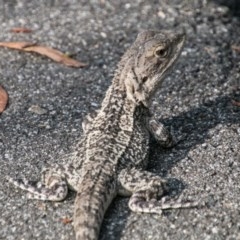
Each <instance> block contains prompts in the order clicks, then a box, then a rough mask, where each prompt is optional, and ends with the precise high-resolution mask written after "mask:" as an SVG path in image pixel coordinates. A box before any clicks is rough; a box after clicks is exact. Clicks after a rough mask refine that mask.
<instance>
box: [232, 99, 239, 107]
mask: <svg viewBox="0 0 240 240" xmlns="http://www.w3.org/2000/svg"><path fill="white" fill-rule="evenodd" d="M232 104H233V105H234V106H237V107H240V102H237V101H235V100H232Z"/></svg>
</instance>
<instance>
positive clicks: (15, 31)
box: [11, 27, 32, 33]
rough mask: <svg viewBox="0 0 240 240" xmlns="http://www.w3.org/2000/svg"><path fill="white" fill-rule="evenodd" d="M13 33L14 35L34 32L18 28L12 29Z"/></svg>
mask: <svg viewBox="0 0 240 240" xmlns="http://www.w3.org/2000/svg"><path fill="white" fill-rule="evenodd" d="M11 32H14V33H31V32H32V30H31V29H29V28H25V27H16V28H12V29H11Z"/></svg>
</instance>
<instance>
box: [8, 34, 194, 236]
mask: <svg viewBox="0 0 240 240" xmlns="http://www.w3.org/2000/svg"><path fill="white" fill-rule="evenodd" d="M184 41H185V35H184V34H183V33H176V32H169V31H162V32H159V31H152V30H148V31H144V32H142V33H140V34H139V35H138V36H137V39H136V41H135V42H134V43H133V45H132V46H131V47H130V48H129V50H128V51H127V52H126V53H125V54H124V55H123V57H122V59H121V61H120V62H119V64H118V68H117V70H116V72H115V75H114V78H113V82H112V85H111V86H110V87H109V89H108V90H107V93H106V96H105V98H104V100H103V102H102V105H101V108H100V110H99V111H97V112H96V113H95V116H90V115H89V116H88V117H87V118H86V120H85V121H84V122H83V129H84V136H83V137H82V139H81V140H80V141H79V143H78V144H77V146H76V152H74V153H73V154H72V155H71V157H69V158H68V159H66V160H67V162H68V163H66V164H65V163H64V164H63V166H57V167H56V168H55V169H46V170H45V171H43V177H42V181H41V182H39V183H38V184H37V186H33V185H31V183H30V182H29V181H27V180H13V179H11V178H9V181H11V182H13V183H14V184H15V185H16V186H18V187H20V188H21V189H24V190H27V191H28V192H29V196H30V197H31V198H35V199H41V200H49V201H61V200H63V199H65V197H66V196H67V192H68V188H69V187H70V188H71V189H73V190H75V191H76V192H77V196H76V200H75V207H74V228H75V232H76V239H77V240H96V239H98V235H99V231H100V227H101V223H102V220H103V217H104V213H105V212H106V210H107V208H108V206H109V204H110V203H111V201H112V200H113V198H114V197H116V195H117V194H120V195H123V196H131V197H130V200H129V208H130V209H131V210H132V211H134V212H145V213H159V214H160V213H161V211H162V209H169V208H182V207H191V206H194V204H192V203H185V204H183V203H175V204H170V203H162V202H161V201H158V199H159V198H161V197H162V196H163V194H164V193H165V192H166V191H167V184H166V181H165V180H163V179H162V178H161V177H159V176H158V175H156V174H153V173H150V172H148V171H145V169H146V167H147V164H148V154H149V138H150V135H152V136H153V137H155V139H156V140H157V141H158V142H159V144H160V145H162V146H165V147H170V146H172V145H173V138H172V136H171V134H170V133H169V132H168V131H167V130H166V129H165V128H164V126H163V125H162V124H161V123H160V122H158V121H157V120H155V119H154V118H153V117H152V116H151V114H150V110H149V106H150V102H151V99H152V97H153V96H154V93H155V92H156V91H157V90H158V89H159V88H160V86H161V83H162V81H163V79H164V77H165V75H166V73H167V72H169V70H170V69H171V68H172V66H173V65H174V63H175V61H176V60H177V58H178V57H179V55H180V53H181V51H182V48H183V45H184Z"/></svg>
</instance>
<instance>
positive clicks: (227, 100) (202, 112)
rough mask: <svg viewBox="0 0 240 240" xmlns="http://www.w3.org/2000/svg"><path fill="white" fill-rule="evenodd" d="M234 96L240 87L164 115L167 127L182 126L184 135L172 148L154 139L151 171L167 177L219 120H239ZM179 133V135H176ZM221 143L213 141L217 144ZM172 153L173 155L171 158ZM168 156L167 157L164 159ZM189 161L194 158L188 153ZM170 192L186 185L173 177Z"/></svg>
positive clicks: (229, 122) (226, 122) (239, 110)
mask: <svg viewBox="0 0 240 240" xmlns="http://www.w3.org/2000/svg"><path fill="white" fill-rule="evenodd" d="M234 99H236V100H237V99H240V91H239V90H236V91H235V92H233V93H232V94H229V95H226V96H221V97H218V98H216V99H215V100H211V101H204V102H202V104H201V105H200V106H198V107H194V108H192V109H190V110H189V111H187V112H183V113H181V114H179V115H178V116H175V117H172V118H169V119H161V122H162V123H163V124H164V125H166V126H167V127H170V126H171V127H172V128H173V129H175V130H178V133H177V134H178V135H180V136H181V135H182V136H184V137H183V139H182V140H181V141H180V142H179V143H178V144H177V145H176V146H175V147H173V148H172V149H162V148H160V147H159V146H158V145H157V143H156V142H152V145H151V150H150V164H149V171H154V172H155V173H158V174H159V175H160V176H162V177H164V178H166V176H167V174H168V172H169V171H170V170H171V168H173V167H174V165H175V164H177V163H178V162H179V161H181V160H182V159H184V158H186V157H187V155H188V152H189V151H190V150H191V149H193V148H194V147H195V146H196V145H199V144H202V143H204V142H205V139H207V138H209V137H211V134H210V133H209V130H210V129H213V128H214V127H216V126H217V125H218V124H222V125H228V126H230V125H232V124H239V123H240V122H239V119H240V107H239V106H235V105H234V102H232V101H233V100H234ZM176 137H178V136H176ZM217 145H218V143H213V146H215V147H217ZM169 155H171V157H170V158H169ZM164 158H165V159H167V161H164ZM187 158H188V159H189V161H194V160H193V159H191V158H190V157H187ZM169 185H170V194H171V191H174V192H175V193H176V194H177V195H178V194H180V193H181V192H182V190H183V189H184V188H185V184H184V183H183V182H181V181H180V180H177V179H169Z"/></svg>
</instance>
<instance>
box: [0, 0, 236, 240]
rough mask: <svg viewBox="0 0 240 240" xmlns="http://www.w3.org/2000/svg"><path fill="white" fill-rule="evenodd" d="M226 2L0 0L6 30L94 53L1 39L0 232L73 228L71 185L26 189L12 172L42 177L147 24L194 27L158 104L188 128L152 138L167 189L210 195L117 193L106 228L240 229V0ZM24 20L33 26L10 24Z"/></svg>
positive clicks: (208, 234)
mask: <svg viewBox="0 0 240 240" xmlns="http://www.w3.org/2000/svg"><path fill="white" fill-rule="evenodd" d="M225 2H226V1H200V0H199V1H197V0H193V1H179V0H168V1H167V0H164V1H154V0H150V1H143V0H136V1H125V0H122V1H114V0H112V1H106V0H99V1H97V0H90V1H84V0H65V1H59V0H51V1H37V0H32V1H28V0H19V1H7V0H5V1H3V0H2V2H1V4H0V13H1V14H0V29H1V31H0V41H33V42H38V43H41V44H43V45H46V46H51V47H54V48H57V49H59V50H61V51H63V52H65V53H68V54H71V55H73V56H74V58H75V59H78V60H81V61H83V62H87V63H88V64H89V65H88V67H86V68H82V69H73V68H68V67H65V66H63V65H61V64H58V63H54V62H52V61H51V60H49V59H47V58H45V57H42V56H39V55H36V54H31V53H23V52H18V51H14V50H9V49H4V48H1V49H0V54H1V58H0V84H1V85H2V86H4V88H5V89H6V90H7V91H8V94H9V97H10V100H9V105H8V108H7V109H6V110H5V112H3V113H2V114H1V116H0V154H1V155H0V181H1V182H2V184H1V185H0V239H4V240H12V239H14V240H23V239H24V240H30V239H31V240H32V239H40V240H42V239H44V240H50V239H51V240H54V239H59V240H68V239H74V237H73V236H74V232H73V227H72V224H71V223H68V224H64V219H68V218H71V217H72V212H73V203H74V196H75V194H74V193H72V192H71V193H70V194H69V196H68V198H67V199H66V200H65V201H64V202H60V203H52V202H39V201H34V200H28V199H27V198H26V197H25V193H24V192H23V191H21V190H18V189H16V188H14V187H13V186H12V185H10V184H9V183H7V182H6V181H5V176H7V175H9V176H11V177H24V176H26V177H27V178H29V179H33V180H37V179H39V178H40V172H41V169H42V168H43V167H45V166H47V165H48V164H50V163H54V162H57V161H58V159H59V156H61V155H62V154H67V153H70V152H71V150H72V147H73V146H74V144H75V143H76V142H77V140H78V139H79V138H80V137H81V134H82V130H81V121H82V119H83V117H84V116H85V115H86V114H87V113H88V112H90V111H93V110H94V109H96V108H98V107H99V106H100V103H101V100H102V99H103V97H104V94H105V91H106V89H107V87H108V86H109V84H110V83H111V78H112V75H113V72H114V69H115V67H116V64H117V62H118V61H119V59H120V57H121V55H122V53H123V52H124V51H125V49H126V48H127V47H128V46H129V45H130V44H131V43H132V41H133V40H134V39H135V37H136V35H137V33H138V32H139V31H141V30H142V29H149V28H153V29H165V28H167V29H179V28H185V29H186V32H187V35H188V39H187V43H186V47H185V48H184V51H183V53H182V56H181V58H180V59H179V62H178V65H177V66H176V68H175V69H174V71H173V72H172V73H171V74H170V75H169V76H168V77H167V78H166V81H165V82H164V84H163V87H162V89H161V90H160V92H159V93H158V94H157V96H156V98H155V99H154V103H153V106H152V109H153V112H154V114H155V116H156V117H157V118H158V119H160V120H161V121H162V122H164V123H165V124H166V125H167V126H168V127H172V129H173V130H174V132H175V135H176V136H177V137H181V136H184V138H183V140H182V141H181V142H180V143H179V144H178V145H177V146H176V147H174V148H172V149H169V150H164V149H160V148H159V147H158V146H157V145H156V143H152V150H151V163H150V166H149V170H150V171H152V172H155V173H157V174H159V175H160V176H162V177H165V178H167V179H168V180H169V185H170V192H169V197H170V198H173V199H176V198H179V197H180V198H182V201H185V200H186V201H188V200H191V201H195V200H200V201H202V202H204V203H205V204H206V206H205V207H202V208H195V209H185V210H169V211H164V213H163V215H161V216H159V215H154V214H137V213H132V212H130V210H129V209H128V207H127V203H128V199H127V198H120V197H117V198H116V200H115V201H114V202H113V203H112V205H111V206H110V208H109V210H108V212H107V213H106V216H105V219H104V221H103V225H102V230H101V234H100V239H102V240H105V239H106V240H115V239H121V240H130V239H137V240H138V239H139V240H150V239H151V240H168V239H171V240H175V239H176V240H180V239H189V240H190V239H191V240H195V239H205V240H222V239H223V240H235V239H236V240H237V239H240V222H239V216H240V203H239V196H240V187H239V181H240V144H239V142H240V125H239V120H240V107H239V106H238V104H237V102H240V51H239V50H234V49H233V46H240V37H239V34H240V14H239V11H238V10H239V5H237V1H229V2H228V4H226V5H220V4H224V3H225ZM219 3H220V4H219ZM231 3H233V4H236V5H234V6H236V7H238V8H237V10H234V9H233V5H231ZM20 26H24V27H27V28H30V29H32V30H33V32H32V33H28V34H23V33H19V34H16V33H12V32H10V30H11V29H12V28H13V27H20ZM235 49H237V48H236V47H235Z"/></svg>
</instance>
